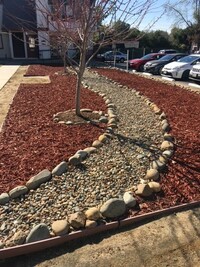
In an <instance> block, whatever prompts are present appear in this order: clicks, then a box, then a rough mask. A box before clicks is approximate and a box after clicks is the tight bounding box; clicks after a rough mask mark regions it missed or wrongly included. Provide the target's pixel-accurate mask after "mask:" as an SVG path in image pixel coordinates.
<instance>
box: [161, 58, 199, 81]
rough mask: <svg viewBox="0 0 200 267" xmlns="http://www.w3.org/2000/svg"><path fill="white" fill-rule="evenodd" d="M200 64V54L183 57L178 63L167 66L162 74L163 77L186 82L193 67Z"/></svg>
mask: <svg viewBox="0 0 200 267" xmlns="http://www.w3.org/2000/svg"><path fill="white" fill-rule="evenodd" d="M198 63H200V55H199V54H191V55H189V56H186V57H182V58H181V59H179V60H178V61H176V62H171V63H169V64H166V65H165V66H164V67H163V69H162V72H161V75H162V76H167V77H171V78H174V79H181V80H186V79H188V77H189V72H190V70H191V68H192V67H193V65H195V64H198Z"/></svg>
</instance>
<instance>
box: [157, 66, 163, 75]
mask: <svg viewBox="0 0 200 267" xmlns="http://www.w3.org/2000/svg"><path fill="white" fill-rule="evenodd" d="M162 69H163V67H160V68H159V70H158V74H159V75H161V73H162Z"/></svg>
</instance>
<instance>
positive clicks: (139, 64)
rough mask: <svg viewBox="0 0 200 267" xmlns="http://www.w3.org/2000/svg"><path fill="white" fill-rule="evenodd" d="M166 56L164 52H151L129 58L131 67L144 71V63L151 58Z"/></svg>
mask: <svg viewBox="0 0 200 267" xmlns="http://www.w3.org/2000/svg"><path fill="white" fill-rule="evenodd" d="M163 56H165V54H164V53H151V54H147V55H145V56H143V57H141V58H135V59H131V60H129V68H131V69H134V70H137V71H143V70H144V64H145V63H146V62H148V61H151V60H157V59H159V58H161V57H163Z"/></svg>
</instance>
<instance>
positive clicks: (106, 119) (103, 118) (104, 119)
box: [99, 116, 108, 123]
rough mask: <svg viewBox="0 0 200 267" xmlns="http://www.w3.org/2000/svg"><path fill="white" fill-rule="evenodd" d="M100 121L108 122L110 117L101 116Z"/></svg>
mask: <svg viewBox="0 0 200 267" xmlns="http://www.w3.org/2000/svg"><path fill="white" fill-rule="evenodd" d="M99 122H101V123H107V122H108V118H107V117H105V116H101V117H100V118H99Z"/></svg>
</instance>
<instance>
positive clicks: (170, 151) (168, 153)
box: [162, 150, 173, 158]
mask: <svg viewBox="0 0 200 267" xmlns="http://www.w3.org/2000/svg"><path fill="white" fill-rule="evenodd" d="M162 155H163V157H166V158H170V157H171V156H172V155H173V151H172V150H165V151H164V152H163V153H162Z"/></svg>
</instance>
